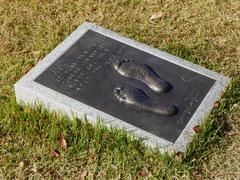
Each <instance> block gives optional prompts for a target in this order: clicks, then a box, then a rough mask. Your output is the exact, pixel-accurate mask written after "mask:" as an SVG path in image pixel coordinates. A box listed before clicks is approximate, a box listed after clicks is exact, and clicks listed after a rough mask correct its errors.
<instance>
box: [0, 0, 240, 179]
mask: <svg viewBox="0 0 240 180" xmlns="http://www.w3.org/2000/svg"><path fill="white" fill-rule="evenodd" d="M158 11H162V12H163V13H164V15H163V17H162V18H161V19H157V20H153V21H151V20H150V17H151V15H152V14H153V13H155V12H158ZM84 21H90V22H94V23H96V24H98V25H101V26H103V27H105V28H108V29H111V30H113V31H116V32H118V33H120V34H122V35H125V36H127V37H130V38H134V39H136V40H138V41H141V42H144V43H147V44H149V45H151V46H153V47H156V48H160V49H163V50H165V51H167V52H169V53H171V54H174V55H176V56H180V57H182V58H184V59H186V60H188V61H191V62H194V63H196V64H199V65H202V66H204V67H206V68H209V69H211V70H214V71H217V72H219V73H222V74H224V75H226V76H229V77H231V79H232V82H231V84H230V86H229V87H228V89H227V91H226V93H225V94H224V96H223V98H222V99H221V100H220V102H219V103H217V106H216V107H215V108H214V110H213V112H212V113H211V115H210V116H209V118H208V119H206V121H205V123H204V124H203V125H202V126H201V131H200V133H199V134H198V135H197V136H196V137H195V139H194V141H193V142H192V143H191V144H190V147H189V148H188V150H187V151H186V153H185V154H184V156H183V157H182V158H179V157H177V156H176V155H168V154H160V153H159V152H158V151H157V150H153V149H150V148H147V147H145V146H144V145H143V144H142V142H141V141H138V140H137V139H135V138H134V137H131V136H130V135H128V134H126V133H125V132H123V131H119V130H114V129H107V128H105V127H104V126H103V125H102V124H101V123H100V122H99V123H98V124H96V125H94V126H93V125H91V124H89V123H88V122H87V121H86V120H84V119H83V121H80V120H79V119H74V120H72V121H69V120H68V119H67V118H66V117H63V116H61V115H59V114H55V113H51V112H48V111H46V110H44V109H43V108H41V107H37V108H35V109H33V108H30V107H21V106H19V105H17V104H16V101H15V96H14V89H13V85H14V83H15V82H16V81H17V80H19V79H20V77H22V76H23V75H24V74H25V73H27V72H28V71H29V70H30V69H31V68H32V67H33V66H34V65H36V63H37V62H38V61H40V60H41V59H42V58H43V57H44V56H45V55H47V54H48V53H49V52H51V50H53V49H54V47H56V45H57V44H59V43H60V42H61V41H62V40H64V39H65V38H66V37H67V36H68V35H69V34H70V33H71V32H72V31H73V30H74V29H75V28H77V27H78V26H79V25H80V24H81V23H83V22H84ZM239 21H240V2H239V1H238V0H232V1H228V0H226V1H225V0H206V1H197V0H193V1H174V0H167V1H158V0H151V1H150V0H122V1H116V0H104V1H94V0H82V1H74V0H69V1H67V2H63V1H34V0H29V1H10V0H9V1H7V0H2V1H0V43H1V46H0V178H1V179H13V178H16V179H24V178H27V177H29V178H33V179H41V178H46V179H47V178H50V179H61V178H64V179H78V178H79V177H80V176H81V175H83V174H86V172H88V173H87V175H86V177H87V178H88V179H91V178H94V179H97V178H99V179H100V178H101V179H113V178H121V179H127V178H130V179H131V178H132V179H138V178H140V179H145V178H152V179H174V178H176V179H178V178H183V179H211V178H212V179H215V178H220V179H224V178H225V179H231V178H232V179H233V178H236V177H238V176H239V171H240V164H239V162H240V158H239V153H240V142H239V141H240V136H239V128H240V121H239V119H240V116H239V114H240V108H239V107H240V101H239V100H240V71H239V69H240V62H239V59H240V41H239V37H240V23H239ZM60 135H63V136H64V137H65V139H66V141H67V143H68V147H67V148H66V149H63V148H61V147H60V145H59V143H58V138H59V136H60ZM54 151H59V153H60V154H61V155H60V157H59V158H56V157H54V156H53V152H54Z"/></svg>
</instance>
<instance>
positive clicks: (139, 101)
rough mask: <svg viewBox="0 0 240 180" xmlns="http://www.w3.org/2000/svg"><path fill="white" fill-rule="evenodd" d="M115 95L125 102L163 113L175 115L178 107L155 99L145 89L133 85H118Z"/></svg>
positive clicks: (142, 108)
mask: <svg viewBox="0 0 240 180" xmlns="http://www.w3.org/2000/svg"><path fill="white" fill-rule="evenodd" d="M113 93H114V95H115V97H116V98H117V99H118V100H119V101H120V102H121V103H124V104H127V105H131V106H134V107H137V108H139V109H141V110H145V111H150V112H154V113H157V114H161V115H166V116H170V115H174V114H176V113H177V107H176V106H174V105H172V104H161V103H159V102H155V101H153V99H151V98H150V97H149V96H148V95H147V94H146V93H145V92H144V91H143V90H141V89H137V88H134V87H131V86H118V87H116V88H115V89H114V91H113Z"/></svg>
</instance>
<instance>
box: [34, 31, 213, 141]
mask: <svg viewBox="0 0 240 180" xmlns="http://www.w3.org/2000/svg"><path fill="white" fill-rule="evenodd" d="M123 58H125V59H131V60H134V61H136V62H140V63H144V64H147V65H149V66H150V67H152V68H154V70H155V71H156V72H157V74H158V75H159V76H160V77H162V78H164V79H165V80H167V81H168V82H169V83H170V84H171V85H172V89H171V90H170V91H169V92H167V93H156V92H154V91H152V90H151V89H149V87H148V86H146V85H145V84H143V83H142V82H139V81H137V80H133V79H128V78H126V77H123V76H121V75H120V74H118V73H117V72H116V71H115V70H114V68H113V67H112V63H113V62H114V61H118V60H121V59H123ZM35 82H37V83H40V84H42V85H44V86H47V87H49V88H51V89H53V90H55V91H57V92H60V93H62V94H64V95H66V96H69V97H71V98H73V99H76V100H78V101H81V102H83V103H85V104H87V105H89V106H92V107H94V108H96V109H98V110H101V111H103V112H105V113H108V114H110V115H112V116H114V117H116V118H119V119H121V120H123V121H125V122H128V123H129V124H132V125H134V126H136V127H138V128H141V129H144V130H146V131H148V132H150V133H152V134H155V135H157V136H159V137H161V138H164V139H166V140H168V141H171V142H175V141H176V139H177V138H178V137H179V135H180V134H181V132H182V130H183V129H184V127H185V126H186V124H187V123H188V122H189V120H190V118H191V117H192V115H193V114H194V112H195V111H196V109H197V108H198V107H199V105H200V103H201V102H202V100H203V99H204V97H205V96H206V94H207V93H208V91H209V90H210V88H211V87H212V86H213V84H214V82H215V80H213V79H210V78H208V77H205V76H203V75H200V74H198V73H196V72H193V71H190V70H188V69H185V68H183V67H181V66H178V65H175V64H173V63H170V62H168V61H165V60H163V59H160V58H158V57H156V56H153V55H151V54H148V53H146V52H144V51H141V50H138V49H136V48H134V47H131V46H129V45H126V44H123V43H120V42H119V41H116V40H113V39H111V38H109V37H106V36H104V35H101V34H99V33H96V32H94V31H91V30H89V31H87V32H86V33H85V34H84V35H83V36H82V37H81V38H80V39H79V40H78V41H77V42H76V43H75V44H74V45H73V46H72V47H71V48H70V49H69V50H68V51H66V52H65V53H64V54H63V55H62V56H61V57H60V58H59V59H58V60H57V61H55V63H53V64H52V65H51V66H50V67H49V68H48V69H46V71H44V72H43V73H42V74H41V75H40V76H39V77H37V78H36V79H35ZM119 84H123V85H131V86H135V87H137V88H140V89H143V90H144V91H145V92H146V93H147V94H148V95H149V96H150V97H151V98H154V99H155V100H156V101H159V102H162V103H172V104H175V105H176V106H177V107H178V108H179V112H178V113H177V114H176V115H173V116H161V115H159V114H155V113H151V112H147V111H142V110H139V109H137V108H134V107H131V106H127V105H123V104H121V103H120V102H118V100H117V99H116V98H115V97H114V95H113V89H114V88H115V87H116V86H118V85H119Z"/></svg>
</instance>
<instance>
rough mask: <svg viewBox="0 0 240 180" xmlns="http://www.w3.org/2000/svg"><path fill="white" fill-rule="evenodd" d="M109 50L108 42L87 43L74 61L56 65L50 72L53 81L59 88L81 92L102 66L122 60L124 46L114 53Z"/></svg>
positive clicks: (109, 44)
mask: <svg viewBox="0 0 240 180" xmlns="http://www.w3.org/2000/svg"><path fill="white" fill-rule="evenodd" d="M110 48H111V43H109V42H108V41H103V40H96V41H95V42H94V43H89V44H88V46H87V47H86V48H85V49H81V50H79V52H78V55H77V57H76V59H69V61H68V62H65V63H62V64H58V65H56V67H55V68H54V69H53V70H52V71H51V73H52V75H53V79H55V80H56V82H57V83H58V85H59V86H60V87H61V88H64V89H68V90H76V91H78V92H79V91H83V90H84V89H85V87H86V86H87V85H88V83H89V81H91V80H92V79H91V77H94V74H96V73H97V72H99V71H101V70H102V69H103V68H104V65H111V64H112V62H115V61H118V60H120V59H121V58H123V57H121V55H122V53H123V51H124V48H126V46H125V45H121V46H120V47H119V48H118V49H117V50H116V51H115V52H111V51H110Z"/></svg>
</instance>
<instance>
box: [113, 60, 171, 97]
mask: <svg viewBox="0 0 240 180" xmlns="http://www.w3.org/2000/svg"><path fill="white" fill-rule="evenodd" d="M113 67H114V69H115V70H116V71H117V72H118V73H119V74H121V75H123V76H126V77H128V78H133V79H137V80H139V81H142V82H143V83H145V84H146V85H147V86H148V87H150V88H151V89H152V90H153V91H155V92H167V91H168V90H169V89H170V85H169V84H168V83H167V82H166V81H165V80H163V79H161V78H160V77H159V76H158V75H157V74H156V72H154V70H153V69H150V68H149V67H148V66H146V65H145V64H140V63H137V62H134V61H130V60H122V61H120V62H114V63H113Z"/></svg>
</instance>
